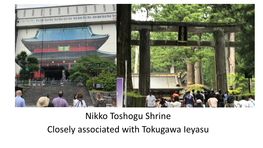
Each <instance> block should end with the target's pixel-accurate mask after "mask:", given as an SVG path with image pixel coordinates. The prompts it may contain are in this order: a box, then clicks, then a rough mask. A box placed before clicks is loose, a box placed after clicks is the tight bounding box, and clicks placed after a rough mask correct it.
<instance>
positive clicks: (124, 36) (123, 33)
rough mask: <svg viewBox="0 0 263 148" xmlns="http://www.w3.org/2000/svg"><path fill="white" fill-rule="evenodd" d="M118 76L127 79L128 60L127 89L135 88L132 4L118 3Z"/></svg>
mask: <svg viewBox="0 0 263 148" xmlns="http://www.w3.org/2000/svg"><path fill="white" fill-rule="evenodd" d="M117 16H118V19H117V77H120V78H123V79H125V60H127V91H128V92H130V91H132V90H133V87H132V78H131V46H130V42H131V5H130V4H118V5H117ZM123 85H124V84H123Z"/></svg>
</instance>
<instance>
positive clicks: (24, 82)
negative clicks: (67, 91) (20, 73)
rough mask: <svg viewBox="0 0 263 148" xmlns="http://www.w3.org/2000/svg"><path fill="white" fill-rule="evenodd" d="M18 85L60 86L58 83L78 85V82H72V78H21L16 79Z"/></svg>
mask: <svg viewBox="0 0 263 148" xmlns="http://www.w3.org/2000/svg"><path fill="white" fill-rule="evenodd" d="M15 83H16V86H19V87H38V86H58V85H61V86H63V85H77V84H78V82H72V81H70V80H64V81H62V80H50V81H45V80H42V81H36V80H35V81H34V80H33V81H30V80H21V81H16V82H15Z"/></svg>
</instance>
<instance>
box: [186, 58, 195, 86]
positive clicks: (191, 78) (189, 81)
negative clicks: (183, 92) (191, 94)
mask: <svg viewBox="0 0 263 148" xmlns="http://www.w3.org/2000/svg"><path fill="white" fill-rule="evenodd" d="M186 64H187V89H189V88H190V87H189V85H193V84H194V70H193V69H194V65H193V64H192V63H190V61H189V58H186Z"/></svg>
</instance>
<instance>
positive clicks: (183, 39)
mask: <svg viewBox="0 0 263 148" xmlns="http://www.w3.org/2000/svg"><path fill="white" fill-rule="evenodd" d="M177 44H178V46H187V26H179V31H178V42H177Z"/></svg>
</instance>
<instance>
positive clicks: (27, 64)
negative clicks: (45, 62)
mask: <svg viewBox="0 0 263 148" xmlns="http://www.w3.org/2000/svg"><path fill="white" fill-rule="evenodd" d="M16 58H17V60H18V62H19V65H20V67H21V70H20V71H19V79H20V80H28V79H33V78H34V72H36V71H38V70H39V66H38V59H37V58H36V57H34V56H29V57H28V56H27V53H26V52H25V51H22V52H21V53H19V54H18V55H17V56H16Z"/></svg>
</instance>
